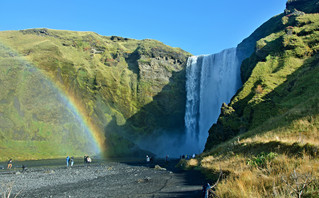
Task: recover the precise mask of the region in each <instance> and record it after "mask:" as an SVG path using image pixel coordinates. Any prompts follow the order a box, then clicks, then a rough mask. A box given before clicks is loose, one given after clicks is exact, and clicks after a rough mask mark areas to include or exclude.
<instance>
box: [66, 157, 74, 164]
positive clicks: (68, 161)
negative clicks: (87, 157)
mask: <svg viewBox="0 0 319 198" xmlns="http://www.w3.org/2000/svg"><path fill="white" fill-rule="evenodd" d="M73 164H74V158H73V156H72V157H69V156H67V157H66V167H69V166H73Z"/></svg>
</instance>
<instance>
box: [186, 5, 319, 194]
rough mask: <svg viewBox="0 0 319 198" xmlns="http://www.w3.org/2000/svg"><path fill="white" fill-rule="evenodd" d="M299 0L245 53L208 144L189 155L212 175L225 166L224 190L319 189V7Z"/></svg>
mask: <svg viewBox="0 0 319 198" xmlns="http://www.w3.org/2000/svg"><path fill="white" fill-rule="evenodd" d="M291 2H292V1H289V2H288V3H287V6H289V9H290V10H289V9H288V10H286V11H285V14H281V15H278V16H276V17H275V18H273V19H271V20H272V23H273V26H274V27H272V30H274V31H272V32H269V33H268V34H267V35H265V36H264V37H263V38H261V39H259V40H258V41H257V42H256V43H255V51H254V52H253V54H252V55H251V56H250V57H249V58H248V59H246V60H244V62H243V64H242V68H241V69H242V79H243V82H244V84H243V87H242V88H241V89H240V90H239V91H238V92H237V94H236V95H235V96H234V97H233V99H232V101H231V102H230V104H228V105H227V104H224V105H223V107H222V109H221V110H222V112H221V115H220V117H219V119H218V122H217V124H214V125H213V126H212V128H211V129H210V131H209V138H208V140H207V143H206V147H205V152H204V153H203V154H202V155H201V156H200V157H199V158H198V159H196V160H191V161H188V162H186V166H187V167H188V168H199V169H201V170H202V171H203V172H205V173H206V174H207V175H208V176H209V177H211V178H212V179H213V178H217V176H218V174H219V172H220V170H222V171H223V173H224V174H223V176H224V177H223V179H222V181H221V182H220V183H219V184H218V186H217V188H216V189H215V190H216V194H217V195H218V196H219V197H298V196H299V195H300V196H301V195H302V197H318V196H319V188H318V186H319V158H318V157H319V155H318V149H319V132H318V129H319V105H318V104H319V94H318V92H317V90H318V87H319V80H318V79H319V28H318V27H319V14H318V13H303V12H300V11H298V10H295V8H296V7H291V6H293V5H298V8H303V10H304V11H309V12H313V10H312V9H310V7H309V4H308V3H309V2H310V1H298V4H297V3H296V4H292V3H291ZM302 2H305V3H304V4H302ZM312 3H316V4H315V5H318V4H319V3H318V1H314V2H312ZM258 31H261V29H259V30H258ZM265 32H267V30H265ZM253 35H254V34H253ZM250 39H251V38H250Z"/></svg>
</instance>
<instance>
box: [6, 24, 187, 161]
mask: <svg viewBox="0 0 319 198" xmlns="http://www.w3.org/2000/svg"><path fill="white" fill-rule="evenodd" d="M0 42H1V46H3V47H2V53H1V59H0V63H1V65H2V67H1V74H0V75H1V77H0V89H1V95H0V123H1V125H0V145H1V146H0V147H1V150H0V160H1V159H7V158H9V157H16V158H25V159H29V158H35V159H37V158H49V157H56V156H64V155H65V154H67V153H68V152H69V153H76V154H78V155H82V154H83V153H85V151H86V148H87V147H86V146H85V144H86V140H85V139H86V137H83V138H81V136H82V135H81V130H82V129H81V126H77V125H78V124H76V121H75V120H74V119H75V118H72V112H71V113H70V112H69V111H70V110H68V107H66V106H65V104H63V103H62V102H61V101H60V100H61V99H60V98H59V97H58V96H57V95H56V93H55V90H54V89H51V87H52V86H53V87H54V86H56V87H59V88H60V89H62V90H63V92H65V93H66V94H67V97H72V98H73V102H74V103H76V106H77V108H78V109H79V111H80V113H81V114H82V115H83V116H84V119H85V120H87V122H89V123H90V124H91V125H92V126H94V128H96V130H97V131H99V133H101V134H102V136H104V137H105V145H106V146H107V148H106V155H123V154H129V153H132V152H134V151H138V148H137V147H136V145H135V144H134V140H135V139H138V138H141V136H144V135H148V134H151V133H153V132H154V131H159V130H157V129H162V130H165V129H171V130H177V129H179V128H181V127H183V116H184V104H185V102H184V100H185V89H184V84H185V72H184V68H185V65H186V60H187V57H188V56H190V54H189V53H187V52H185V51H183V50H181V49H179V48H172V47H169V46H166V45H164V44H163V43H161V42H159V41H155V40H149V39H146V40H134V39H127V38H121V37H117V36H110V37H106V36H101V35H98V34H96V33H93V32H74V31H63V30H50V29H28V30H21V31H3V32H0ZM40 74H41V75H40ZM49 82H52V85H51V84H50V83H49ZM154 120H155V122H154ZM14 134H16V135H14ZM36 137H39V138H36ZM57 145H62V146H60V147H59V146H57ZM80 148H82V149H80Z"/></svg>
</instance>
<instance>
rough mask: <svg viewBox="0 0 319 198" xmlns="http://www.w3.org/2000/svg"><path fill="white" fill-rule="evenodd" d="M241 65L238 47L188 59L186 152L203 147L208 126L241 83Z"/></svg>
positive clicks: (192, 151) (198, 150)
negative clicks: (237, 53)
mask: <svg viewBox="0 0 319 198" xmlns="http://www.w3.org/2000/svg"><path fill="white" fill-rule="evenodd" d="M240 65H241V64H240V63H239V61H238V58H237V56H236V48H231V49H226V50H224V51H222V52H220V53H218V54H212V55H201V56H193V57H190V58H189V59H188V62H187V66H186V92H187V95H186V97H187V98H186V110H185V128H186V143H185V148H184V149H185V152H187V153H189V154H191V153H200V152H202V151H203V149H204V146H205V143H206V140H207V137H208V130H209V129H210V127H211V126H212V125H213V124H214V123H216V121H217V119H218V116H219V114H220V108H221V106H222V104H223V103H226V104H228V103H229V102H230V99H231V98H232V97H233V96H234V95H235V93H236V91H237V90H238V88H239V87H240V86H241V80H240Z"/></svg>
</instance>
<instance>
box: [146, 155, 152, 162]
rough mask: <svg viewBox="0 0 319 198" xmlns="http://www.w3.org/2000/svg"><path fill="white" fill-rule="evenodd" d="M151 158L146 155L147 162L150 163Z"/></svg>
mask: <svg viewBox="0 0 319 198" xmlns="http://www.w3.org/2000/svg"><path fill="white" fill-rule="evenodd" d="M150 161H151V159H150V157H149V156H148V155H146V163H150Z"/></svg>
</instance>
